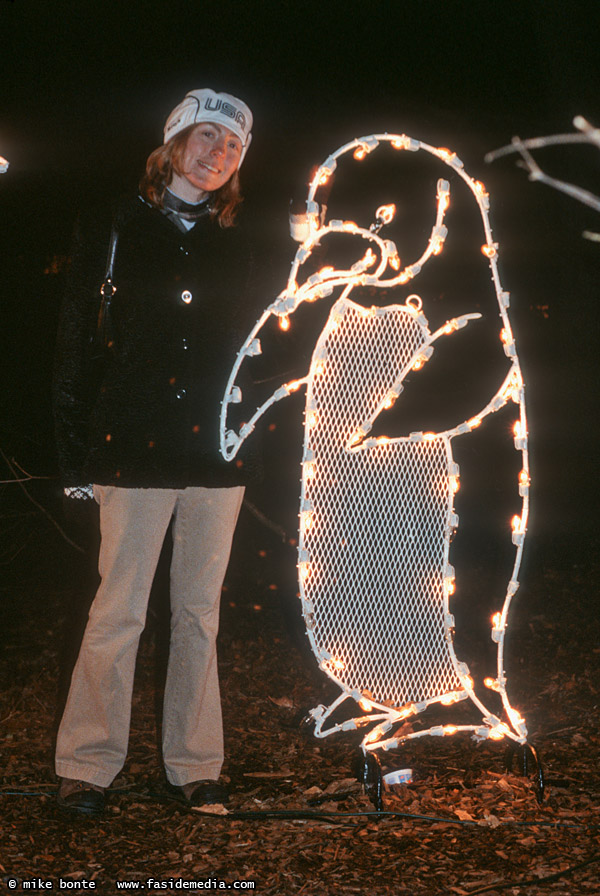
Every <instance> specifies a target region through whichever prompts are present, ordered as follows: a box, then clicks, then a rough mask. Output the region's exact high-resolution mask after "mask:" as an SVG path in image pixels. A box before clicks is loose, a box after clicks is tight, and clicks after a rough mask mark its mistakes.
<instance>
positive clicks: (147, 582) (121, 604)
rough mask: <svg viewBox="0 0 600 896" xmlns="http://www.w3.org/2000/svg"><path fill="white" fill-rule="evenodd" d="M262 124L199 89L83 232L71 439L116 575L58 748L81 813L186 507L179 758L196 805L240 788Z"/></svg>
mask: <svg viewBox="0 0 600 896" xmlns="http://www.w3.org/2000/svg"><path fill="white" fill-rule="evenodd" d="M251 127H252V114H251V112H250V110H249V108H248V107H247V106H246V104H245V103H243V102H242V101H241V100H239V99H237V98H235V97H233V96H230V95H229V94H224V93H215V92H214V91H212V90H208V89H202V90H194V91H192V92H190V93H188V94H187V96H186V97H185V99H184V100H183V102H182V103H180V105H178V106H177V107H176V109H174V110H173V112H172V113H171V115H170V116H169V118H168V120H167V123H166V126H165V131H164V145H163V146H161V147H159V149H157V150H155V151H154V152H153V153H152V154H151V155H150V157H149V159H148V162H147V165H146V173H145V175H144V177H143V179H142V182H141V185H140V195H139V196H138V197H137V198H136V199H133V200H131V201H126V202H123V203H120V204H119V205H118V207H117V208H116V209H115V210H114V211H113V213H112V215H110V216H107V215H106V214H104V215H103V214H96V213H93V214H89V215H88V216H87V217H86V218H82V220H81V221H80V223H79V225H78V228H77V230H76V236H75V246H74V252H73V261H72V268H71V275H70V280H69V284H68V287H67V292H66V296H65V301H64V306H63V311H62V315H61V324H60V329H59V339H58V352H57V362H56V376H55V391H54V395H55V417H56V432H57V445H58V451H59V458H60V465H61V472H62V475H63V477H64V484H65V485H66V486H67V488H66V492H67V493H68V494H69V495H71V496H72V497H73V499H74V500H78V498H79V496H80V495H81V494H82V493H85V492H88V493H89V492H91V490H92V487H91V486H88V487H86V483H90V482H91V483H93V497H94V498H95V500H96V501H97V502H98V504H99V507H100V532H101V548H100V559H99V571H100V575H101V584H100V587H99V590H98V592H97V594H96V597H95V599H94V602H93V604H92V608H91V611H90V614H89V619H88V623H87V627H86V631H85V635H84V638H83V642H82V646H81V649H80V652H79V657H78V660H77V663H76V665H75V669H74V671H73V677H72V681H71V687H70V690H69V696H68V698H67V703H66V707H65V711H64V714H63V717H62V721H61V724H60V728H59V732H58V737H57V746H56V771H57V774H58V776H59V777H60V779H61V780H60V785H59V792H58V801H59V804H60V805H62V806H64V807H68V808H70V809H73V810H76V811H78V812H83V813H88V814H97V813H99V812H101V811H102V809H103V808H104V802H105V789H106V788H107V787H108V786H109V785H110V783H111V782H112V780H113V779H114V778H115V776H116V775H117V774H118V773H119V771H120V770H121V768H122V766H123V764H124V762H125V758H126V753H127V743H128V737H129V722H130V711H131V692H132V686H133V675H134V668H135V660H136V654H137V647H138V641H139V637H140V634H141V632H142V630H143V628H144V624H145V617H146V610H147V604H148V598H149V593H150V588H151V585H152V580H153V576H154V572H155V569H156V565H157V562H158V558H159V554H160V551H161V548H162V544H163V540H164V537H165V534H166V531H167V528H168V526H169V524H170V523H171V520H172V521H173V525H172V536H173V557H172V563H171V571H170V584H171V640H170V652H169V664H168V671H167V680H166V686H165V695H164V713H163V743H162V747H163V759H164V764H165V771H166V775H167V780H168V781H169V782H170V784H171V785H173V787H174V788H175V790H176V793H177V795H178V797H179V798H180V799H182V800H183V801H185V802H186V803H189V804H190V805H201V804H203V803H211V802H212V803H215V802H217V803H218V802H224V801H225V799H226V796H227V795H226V792H225V791H224V788H223V787H222V786H221V785H219V783H218V778H219V774H220V770H221V766H222V762H223V733H222V721H221V706H220V696H219V682H218V675H217V658H216V646H215V645H216V636H217V626H218V616H219V599H220V593H221V587H222V583H223V578H224V576H225V570H226V566H227V562H228V559H229V553H230V547H231V541H232V538H233V532H234V528H235V524H236V521H237V516H238V513H239V509H240V505H241V502H242V498H243V492H244V485H245V483H246V482H247V481H248V479H249V477H251V475H252V473H253V465H252V463H251V462H246V463H243V464H241V465H238V466H237V467H236V466H235V465H231V466H230V465H228V464H226V463H225V462H224V461H223V460H222V458H221V457H220V454H219V452H218V418H219V407H220V405H219V402H220V399H221V397H222V395H223V391H224V387H225V383H226V379H227V374H228V371H229V369H230V367H231V363H232V361H233V358H234V357H235V349H236V347H237V346H238V345H239V338H238V337H237V336H236V333H235V332H234V328H233V323H234V322H236V323H239V322H240V317H242V320H243V317H244V304H246V305H247V304H248V300H247V295H246V292H247V284H248V277H249V266H250V256H249V252H248V250H247V248H246V246H245V243H244V240H243V238H242V236H241V233H240V231H239V230H238V229H236V228H234V227H233V226H232V225H233V223H234V218H235V214H236V209H237V206H238V205H239V203H240V201H241V195H240V187H239V175H238V171H239V167H240V165H241V163H242V161H243V158H244V156H245V154H246V151H247V149H248V146H249V145H250V140H251ZM107 251H108V254H109V263H108V265H107V263H106V258H107ZM111 260H112V263H111ZM103 280H104V285H103V293H104V295H105V299H104V301H103V302H102V307H101V308H100V305H101V301H100V286H101V285H102V284H103ZM111 294H112V295H111ZM99 310H100V324H101V326H100V330H101V333H102V340H103V343H104V345H103V346H101V347H100V349H99V348H98V341H99V337H98V317H99Z"/></svg>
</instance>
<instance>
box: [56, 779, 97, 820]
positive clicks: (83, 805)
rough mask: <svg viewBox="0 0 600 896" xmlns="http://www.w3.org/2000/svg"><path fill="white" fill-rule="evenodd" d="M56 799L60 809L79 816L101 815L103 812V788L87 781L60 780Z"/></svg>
mask: <svg viewBox="0 0 600 896" xmlns="http://www.w3.org/2000/svg"><path fill="white" fill-rule="evenodd" d="M56 798H57V800H58V805H59V806H60V807H61V808H62V809H69V810H70V811H72V812H79V813H80V814H81V815H101V814H102V812H103V811H104V805H105V796H104V788H103V787H98V785H97V784H90V783H89V782H88V781H78V780H74V779H73V778H61V781H60V786H59V788H58V794H57V797H56Z"/></svg>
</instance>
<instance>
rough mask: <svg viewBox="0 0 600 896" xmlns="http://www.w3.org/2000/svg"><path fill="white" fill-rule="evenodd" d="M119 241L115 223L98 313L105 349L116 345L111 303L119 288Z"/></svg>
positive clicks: (99, 328)
mask: <svg viewBox="0 0 600 896" xmlns="http://www.w3.org/2000/svg"><path fill="white" fill-rule="evenodd" d="M118 239H119V231H118V230H117V227H116V224H115V222H114V221H113V223H112V227H111V231H110V243H109V244H108V255H107V257H106V273H105V275H104V282H103V283H102V286H101V287H100V295H101V296H102V301H101V303H100V311H99V313H98V333H97V335H98V343H99V345H100V346H101V347H103V348H109V349H110V348H112V346H113V345H114V328H113V322H112V318H111V302H112V298H113V296H114V294H115V293H116V291H117V287H116V286H115V284H114V283H113V271H114V266H115V255H116V252H117V242H118Z"/></svg>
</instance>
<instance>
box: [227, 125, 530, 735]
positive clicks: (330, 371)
mask: <svg viewBox="0 0 600 896" xmlns="http://www.w3.org/2000/svg"><path fill="white" fill-rule="evenodd" d="M382 144H388V145H391V147H392V148H393V149H395V150H398V151H399V152H402V151H408V152H411V153H412V152H417V151H419V150H422V151H424V152H425V153H428V154H430V155H431V156H434V157H435V158H436V159H437V160H439V161H440V162H441V163H443V165H446V166H448V167H449V168H450V169H451V170H452V172H453V174H454V176H458V178H460V179H462V181H463V182H464V183H465V184H466V185H467V187H468V188H469V189H470V191H471V193H472V195H473V198H474V200H475V202H476V203H477V206H478V208H479V212H480V214H481V222H482V225H483V246H482V247H481V248H482V252H483V254H484V256H486V257H487V259H488V264H489V269H490V272H491V278H492V284H493V289H494V292H495V296H496V299H497V303H498V310H499V315H500V318H501V322H502V329H501V332H500V339H501V343H502V346H503V349H504V354H505V356H506V359H507V367H508V371H507V373H506V375H505V376H504V378H503V380H502V382H501V383H500V385H499V388H498V389H497V390H496V391H495V392H494V394H493V395H491V396H490V398H489V401H488V402H487V404H486V405H485V406H484V407H483V408H482V409H480V410H478V412H477V413H475V414H474V416H472V417H470V418H469V419H468V420H465V421H463V422H459V423H458V424H457V425H455V426H453V427H452V428H449V429H447V430H444V431H443V432H412V433H410V434H408V435H405V436H401V437H394V438H389V437H382V436H380V437H377V438H374V437H372V436H370V432H371V429H372V427H373V423H374V421H375V420H376V419H377V418H378V416H379V415H380V414H381V413H382V411H384V410H385V409H386V408H389V407H391V406H392V405H393V404H394V403H395V402H396V400H398V401H400V402H401V401H402V397H401V393H402V391H403V388H404V382H405V379H406V377H407V375H408V374H409V373H412V372H414V373H415V374H416V372H418V371H419V369H420V368H421V367H423V365H424V364H425V363H426V362H427V361H428V359H429V357H430V356H431V354H432V352H433V349H434V345H435V343H436V341H437V340H438V339H441V338H446V337H448V338H451V334H452V333H453V332H454V331H456V330H458V329H461V328H462V327H464V326H465V325H467V324H468V323H469V321H470V320H471V319H474V318H478V317H480V316H481V315H480V314H479V313H467V314H464V315H462V316H460V317H457V318H453V319H451V320H449V321H446V323H445V324H444V325H443V326H442V327H440V328H439V329H438V330H436V331H435V332H433V333H432V332H431V331H430V330H429V326H428V323H427V319H426V317H425V315H424V314H423V312H422V303H421V299H420V298H419V297H418V296H417V295H414V294H413V295H410V296H408V297H407V298H406V299H405V300H404V303H403V304H393V305H386V306H383V307H377V306H374V307H371V308H365V307H363V306H362V305H359V304H356V303H355V302H354V301H352V299H351V298H350V296H351V293H352V290H353V289H355V288H356V287H365V286H366V287H374V288H386V289H390V288H392V287H396V286H403V285H405V284H409V283H410V284H411V286H412V281H413V280H414V279H415V278H416V277H417V276H418V274H419V273H420V271H421V270H422V268H423V266H424V265H425V263H426V262H427V261H428V260H429V259H431V258H432V257H433V256H435V255H437V254H439V252H440V251H441V250H442V248H443V245H444V240H445V238H446V235H447V232H448V231H447V228H446V225H445V223H444V220H445V213H446V209H447V207H448V203H449V191H450V187H449V183H448V182H447V181H446V180H443V179H441V180H439V181H438V184H437V211H436V218H435V222H434V224H433V227H432V230H431V234H430V237H429V240H428V242H427V246H426V248H425V251H424V252H423V253H422V255H421V256H420V258H418V259H417V260H416V261H414V262H413V263H412V264H411V265H408V266H406V267H401V265H400V259H399V257H398V252H397V249H396V246H395V245H394V243H393V242H391V241H390V240H386V239H384V238H383V237H382V236H381V235H380V231H381V230H382V228H383V227H384V226H385V225H386V224H389V222H390V221H391V219H392V217H393V214H394V208H393V206H381V207H380V208H379V209H378V210H377V213H376V220H375V222H374V224H372V225H371V226H370V227H369V228H364V227H359V226H358V225H357V224H355V223H353V222H348V221H340V220H332V221H329V222H327V223H322V222H321V220H320V209H319V206H318V205H317V203H316V201H315V196H316V194H317V192H318V190H319V188H320V186H322V185H323V184H324V183H326V181H327V180H328V178H329V177H330V176H331V174H332V173H333V171H334V170H335V168H336V166H337V162H338V159H339V158H340V157H341V156H343V155H345V154H346V153H353V155H354V158H356V159H361V158H363V157H364V156H365V155H368V154H369V153H371V152H373V151H374V150H375V149H377V147H378V146H380V145H382ZM488 208H489V198H488V196H487V193H486V192H485V188H484V187H483V185H482V184H480V183H479V182H477V181H475V180H473V179H472V178H471V177H470V176H469V175H468V174H466V172H465V171H464V168H463V165H462V162H461V161H460V159H458V158H457V157H456V155H455V154H454V153H451V152H449V151H448V150H447V149H438V148H435V147H432V146H429V145H428V144H425V143H422V142H420V141H418V140H414V139H412V138H409V137H406V136H405V135H390V134H377V135H369V136H367V137H361V138H359V139H357V140H353V141H351V142H350V143H348V144H345V145H344V146H343V147H341V148H340V149H339V150H337V151H336V152H335V153H333V154H332V155H331V156H329V158H328V159H327V160H326V161H325V162H324V163H323V164H322V165H321V166H320V167H319V169H318V170H317V172H316V174H315V176H314V177H313V180H312V182H311V185H310V188H309V194H308V201H307V216H306V219H305V221H304V227H305V232H304V241H303V242H302V245H301V246H300V247H299V249H298V251H297V253H296V257H295V259H294V262H293V264H292V269H291V272H290V277H289V279H288V283H287V287H286V289H285V290H284V291H283V292H282V293H281V295H280V296H279V297H278V298H277V299H276V300H275V302H273V303H272V304H271V305H270V306H269V307H268V308H267V309H266V310H265V312H264V313H263V315H262V317H261V318H260V319H259V320H258V321H257V323H256V325H255V326H254V328H253V330H252V331H251V333H250V334H249V336H248V338H247V339H246V341H245V343H244V345H243V347H242V349H241V351H240V353H239V355H238V357H237V359H236V362H235V365H234V368H233V370H232V373H231V376H230V379H229V382H228V385H227V388H226V392H225V396H224V400H223V403H222V411H221V451H222V454H223V456H224V457H225V458H226V459H227V460H232V459H233V458H234V457H235V456H236V454H237V451H238V450H239V447H240V445H241V444H242V442H243V441H244V439H246V438H247V437H248V436H249V435H250V434H251V433H252V431H253V429H254V426H255V424H256V423H257V421H258V420H259V419H260V417H261V416H262V415H263V414H264V412H265V411H266V410H267V409H268V408H269V407H270V406H271V405H272V404H273V403H274V402H276V401H279V400H280V399H282V398H285V397H286V396H287V395H289V394H290V393H291V392H294V391H296V390H297V389H299V388H301V387H303V386H306V390H307V392H306V411H305V431H304V453H303V461H302V490H301V495H300V534H299V554H298V569H299V581H300V595H301V599H302V608H303V613H304V619H305V623H306V629H307V634H308V637H309V640H310V644H311V647H312V649H313V652H314V654H315V656H316V658H317V661H318V663H319V665H320V667H321V668H322V669H323V671H324V672H326V673H327V674H328V675H329V676H330V677H331V678H332V679H333V680H334V681H335V682H336V683H337V685H338V686H339V688H340V694H339V696H338V698H337V699H336V700H334V702H333V703H332V704H331V705H330V706H329V707H325V706H318V707H316V708H315V709H314V710H312V712H311V715H312V718H313V720H314V722H315V734H316V735H317V736H320V737H324V736H326V735H327V734H330V733H332V732H334V731H340V730H351V729H353V728H357V727H363V726H364V727H365V728H368V730H367V732H366V734H365V737H364V739H363V744H362V746H363V750H364V751H365V752H366V751H373V750H378V749H392V748H394V747H396V746H398V745H399V744H401V743H403V742H405V741H407V740H410V739H411V738H414V737H422V736H424V735H427V734H429V735H450V734H454V733H455V732H457V731H468V732H470V733H471V734H472V735H473V736H474V737H475V738H476V739H480V740H481V739H486V738H491V739H492V740H501V739H503V738H508V739H509V740H511V741H513V742H514V743H517V744H521V745H524V744H526V742H527V729H526V726H525V722H524V720H523V718H522V717H521V715H520V713H519V712H518V711H517V710H516V709H514V708H513V707H512V705H511V704H510V701H509V698H508V694H507V690H506V675H505V672H504V638H505V632H506V628H507V624H508V613H509V609H510V605H511V602H512V598H513V596H514V594H515V592H516V591H517V588H518V584H519V583H518V579H517V575H518V570H519V567H520V563H521V555H522V550H523V541H524V537H525V531H526V528H527V518H528V509H529V497H528V496H529V461H528V452H527V420H526V415H525V404H524V388H523V379H522V375H521V370H520V365H519V361H518V357H517V352H516V347H515V342H514V338H513V335H512V329H511V325H510V321H509V317H508V308H509V296H508V293H506V292H505V291H504V290H503V289H502V286H501V283H500V278H499V274H498V266H497V259H498V246H497V244H496V243H494V242H493V238H492V233H491V229H490V224H489V218H488ZM336 234H350V235H352V236H353V237H356V238H358V239H360V240H363V241H364V243H363V246H365V247H366V252H365V253H364V255H363V256H362V257H361V258H359V259H358V260H357V261H356V262H355V263H354V264H353V265H352V266H351V267H350V268H349V269H344V270H337V269H335V268H333V267H325V268H322V269H321V270H320V271H319V272H317V273H316V274H312V275H311V276H308V277H307V278H306V279H305V280H304V282H300V279H301V278H300V277H299V276H298V275H299V272H300V270H301V267H302V265H303V264H304V263H305V262H306V260H307V259H308V258H309V257H310V255H311V253H312V251H313V250H314V248H315V247H316V246H317V245H319V244H320V243H321V242H322V241H323V239H324V237H326V236H334V237H335V235H336ZM336 292H337V295H338V298H337V300H336V301H335V303H334V304H333V306H332V309H331V312H330V315H329V318H328V320H327V323H326V324H325V327H324V328H323V331H322V332H321V334H320V336H319V338H318V341H317V345H316V347H315V349H314V352H313V356H312V360H311V365H310V370H309V372H308V374H307V376H305V377H304V378H303V379H301V380H297V381H294V382H290V383H286V384H284V385H283V386H281V387H280V388H278V389H277V390H276V391H275V392H274V393H273V394H272V395H271V396H270V398H269V399H268V400H267V401H265V402H264V404H262V405H261V406H260V407H259V408H258V409H257V410H256V411H255V412H254V413H253V414H252V415H251V416H250V418H249V419H248V421H247V422H246V423H244V424H243V425H242V426H241V428H240V429H239V432H235V431H234V430H233V429H231V428H229V426H228V421H227V418H228V412H229V408H230V405H231V404H232V403H236V402H239V401H241V400H242V396H241V393H240V390H239V387H238V386H237V385H236V379H237V376H238V373H239V370H240V367H241V365H242V364H243V363H244V362H245V361H246V360H247V359H249V358H252V356H253V355H257V354H260V353H261V345H260V339H259V336H260V334H261V330H262V328H263V327H264V326H265V324H267V322H269V321H270V319H271V318H272V317H273V316H275V317H277V318H279V320H280V322H281V324H282V325H283V326H284V328H285V327H287V325H288V316H289V315H290V314H293V312H294V311H295V310H296V308H297V307H298V306H299V305H300V304H301V303H303V302H305V301H315V300H318V299H322V298H325V297H327V296H331V295H332V294H334V295H335V294H336ZM511 401H512V402H514V404H515V405H516V409H517V419H516V421H515V426H514V447H515V450H516V451H517V452H519V453H520V455H521V465H520V466H521V472H520V475H519V481H518V483H515V486H516V488H517V489H518V493H519V495H520V498H521V512H520V514H518V515H515V517H514V518H513V521H512V533H511V534H510V536H509V537H511V538H512V542H513V544H514V547H515V554H514V565H513V568H512V574H511V577H510V581H509V582H508V586H507V587H506V591H505V596H504V600H503V602H501V603H500V604H499V605H498V608H497V612H496V613H495V614H494V616H493V620H492V627H491V632H490V636H491V639H492V641H493V642H494V644H495V645H496V656H497V671H496V676H495V677H494V678H489V679H486V680H485V682H484V685H485V687H487V688H489V690H490V691H493V692H494V695H497V696H494V701H493V705H494V708H493V710H492V709H490V708H488V706H487V705H486V703H485V702H484V701H483V700H482V698H481V697H480V695H479V693H478V692H477V691H476V688H475V685H474V682H473V679H472V678H471V674H470V672H469V668H468V666H467V664H466V663H465V662H463V661H461V660H460V659H459V658H458V657H457V656H456V652H455V649H454V640H453V635H454V625H455V621H454V616H453V613H452V595H453V593H454V588H455V581H454V579H455V576H454V570H453V568H452V566H451V563H450V559H451V558H450V541H451V537H452V534H453V532H454V530H455V529H456V527H457V525H458V518H457V516H456V514H455V512H454V494H455V492H456V490H457V487H458V476H459V469H458V465H457V464H456V463H455V461H454V458H453V454H452V440H453V439H454V438H455V437H459V436H460V437H461V438H462V437H468V435H469V433H470V432H471V431H472V430H473V429H475V428H476V427H478V426H479V425H480V424H481V423H482V422H483V421H484V420H485V418H486V417H487V416H488V415H489V414H491V413H493V412H495V411H498V410H500V409H501V408H503V407H504V406H505V405H507V403H509V402H511ZM509 532H510V530H509ZM465 698H468V699H470V700H471V701H472V702H473V703H474V704H475V706H476V707H477V708H478V709H479V710H480V712H481V722H480V723H478V724H472V725H456V726H454V725H448V724H445V725H433V726H431V727H430V728H427V729H421V730H419V731H417V732H414V733H409V734H403V735H402V736H394V730H395V729H396V728H398V727H399V726H400V725H401V723H402V722H403V720H405V719H406V718H407V717H408V716H411V715H415V714H418V713H421V712H423V711H424V710H426V709H427V708H428V707H429V706H431V705H432V704H434V703H442V704H450V703H453V702H456V701H457V700H462V699H465ZM345 700H353V701H355V703H356V704H357V706H355V714H354V716H353V717H352V718H349V719H348V718H346V719H345V720H344V721H342V722H337V723H336V722H334V721H333V720H332V719H331V716H332V713H333V712H334V710H335V709H336V708H337V707H338V706H339V705H340V704H341V703H342V702H344V701H345Z"/></svg>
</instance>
